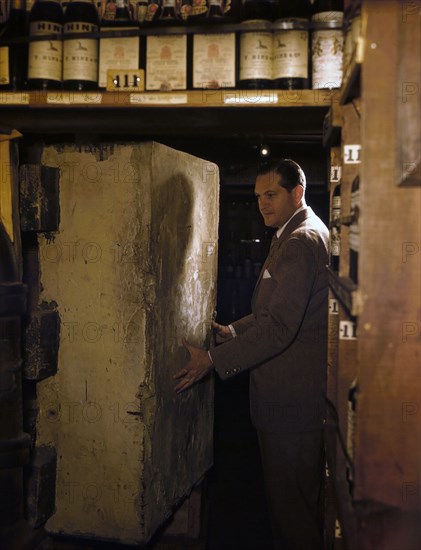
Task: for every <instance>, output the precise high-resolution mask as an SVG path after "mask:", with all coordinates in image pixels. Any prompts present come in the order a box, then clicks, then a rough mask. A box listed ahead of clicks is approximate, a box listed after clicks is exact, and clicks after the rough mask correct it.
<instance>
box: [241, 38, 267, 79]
mask: <svg viewBox="0 0 421 550" xmlns="http://www.w3.org/2000/svg"><path fill="white" fill-rule="evenodd" d="M254 79H265V80H272V34H271V33H270V32H244V33H241V35H240V80H254Z"/></svg>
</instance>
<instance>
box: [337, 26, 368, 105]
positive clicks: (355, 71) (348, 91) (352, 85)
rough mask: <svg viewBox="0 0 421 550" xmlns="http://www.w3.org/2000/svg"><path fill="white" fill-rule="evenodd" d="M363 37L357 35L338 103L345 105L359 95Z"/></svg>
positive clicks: (363, 45)
mask: <svg viewBox="0 0 421 550" xmlns="http://www.w3.org/2000/svg"><path fill="white" fill-rule="evenodd" d="M364 47H365V43H364V39H363V38H362V37H359V39H358V42H357V46H356V48H355V50H354V53H353V55H352V58H351V61H350V63H349V66H348V68H347V70H346V73H345V74H344V77H343V83H342V86H341V91H340V96H339V97H340V99H339V103H340V104H341V105H345V104H346V103H348V102H349V101H351V100H352V99H354V98H355V97H358V96H359V95H360V78H361V66H362V63H363V58H364Z"/></svg>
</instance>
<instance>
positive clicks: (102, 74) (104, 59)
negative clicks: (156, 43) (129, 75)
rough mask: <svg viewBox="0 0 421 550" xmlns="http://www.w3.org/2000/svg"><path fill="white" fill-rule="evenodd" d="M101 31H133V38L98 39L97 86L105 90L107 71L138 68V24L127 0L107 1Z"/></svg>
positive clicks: (112, 37)
mask: <svg viewBox="0 0 421 550" xmlns="http://www.w3.org/2000/svg"><path fill="white" fill-rule="evenodd" d="M102 31H105V32H107V31H134V32H133V34H134V36H111V37H105V36H104V37H101V38H100V40H99V71H98V84H99V87H100V88H105V87H106V85H107V73H108V71H122V70H125V69H126V70H131V69H138V68H139V53H140V48H139V44H140V40H139V36H138V34H137V31H138V24H137V22H136V21H135V20H134V19H133V17H132V14H131V12H130V9H129V2H128V0H115V1H114V0H107V4H106V5H105V9H104V15H103V18H102V20H101V32H102ZM135 31H136V32H135Z"/></svg>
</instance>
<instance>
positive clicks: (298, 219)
mask: <svg viewBox="0 0 421 550" xmlns="http://www.w3.org/2000/svg"><path fill="white" fill-rule="evenodd" d="M312 213H313V211H312V209H311V208H310V207H308V206H307V208H306V209H305V210H301V212H298V214H296V215H295V216H294V217H293V218H292V219H291V220H289V222H288V224H287V226H286V227H285V229H284V230H283V231H282V234H281V236H280V237H279V238H277V237H276V233H275V235H274V236H273V240H272V242H271V245H270V250H269V254H268V256H267V258H266V260H265V262H264V264H263V267H262V269H261V271H260V274H259V278H258V279H257V282H256V285H255V287H254V291H253V297H252V303H253V301H254V298H255V296H256V291H257V287H258V286H259V284H260V281H261V280H262V277H263V273H264V272H265V269H266V268H267V266H268V265H269V263H270V260H271V258H272V256H274V255H276V253H277V251H278V250H279V247H280V246H281V244H282V243H283V242H284V241H285V240H286V239H287V238H288V237H289V235H291V233H292V232H293V231H295V230H296V229H297V227H299V226H300V225H301V224H302V223H303V221H304V220H306V219H307V218H309V217H310V216H311V214H312Z"/></svg>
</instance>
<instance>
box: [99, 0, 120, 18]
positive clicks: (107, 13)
mask: <svg viewBox="0 0 421 550" xmlns="http://www.w3.org/2000/svg"><path fill="white" fill-rule="evenodd" d="M116 9H117V6H116V4H115V2H107V3H106V5H105V7H104V9H103V15H102V19H104V21H114V19H115V12H116Z"/></svg>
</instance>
